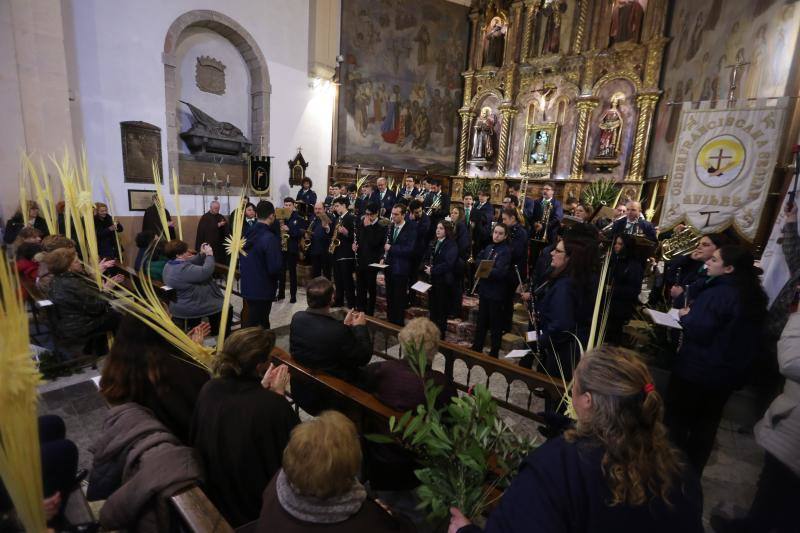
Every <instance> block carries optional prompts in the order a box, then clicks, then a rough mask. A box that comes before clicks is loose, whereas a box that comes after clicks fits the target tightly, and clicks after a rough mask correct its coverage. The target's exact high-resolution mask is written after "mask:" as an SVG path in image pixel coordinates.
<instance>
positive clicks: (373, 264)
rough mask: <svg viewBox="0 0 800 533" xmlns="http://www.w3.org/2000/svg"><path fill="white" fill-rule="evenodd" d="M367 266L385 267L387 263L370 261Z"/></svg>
mask: <svg viewBox="0 0 800 533" xmlns="http://www.w3.org/2000/svg"><path fill="white" fill-rule="evenodd" d="M367 266H371V267H375V268H386V267H388V266H389V265H387V264H386V263H384V264H381V263H370V264H369V265H367Z"/></svg>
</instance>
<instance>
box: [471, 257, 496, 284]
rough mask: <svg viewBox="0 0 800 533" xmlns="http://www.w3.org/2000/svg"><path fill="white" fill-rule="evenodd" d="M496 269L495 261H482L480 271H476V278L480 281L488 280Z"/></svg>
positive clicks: (479, 266) (479, 264) (479, 265)
mask: <svg viewBox="0 0 800 533" xmlns="http://www.w3.org/2000/svg"><path fill="white" fill-rule="evenodd" d="M492 268H494V259H482V260H481V262H480V263H478V269H477V270H476V271H475V277H476V278H478V279H486V278H488V277H489V274H491V273H492Z"/></svg>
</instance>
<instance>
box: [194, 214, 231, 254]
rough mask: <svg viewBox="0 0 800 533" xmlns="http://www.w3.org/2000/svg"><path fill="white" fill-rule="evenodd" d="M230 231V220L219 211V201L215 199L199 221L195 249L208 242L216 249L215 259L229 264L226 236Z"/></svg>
mask: <svg viewBox="0 0 800 533" xmlns="http://www.w3.org/2000/svg"><path fill="white" fill-rule="evenodd" d="M227 233H228V221H227V220H225V217H224V216H222V215H221V214H220V212H219V202H218V201H216V200H213V201H212V202H211V205H210V206H209V208H208V212H206V213H205V214H204V215H203V216H202V217H200V222H198V223H197V238H196V239H195V243H194V246H195V250H199V249H200V246H201V245H202V244H203V243H206V244H208V245H209V246H211V248H212V249H213V250H214V261H216V262H217V263H221V264H227V262H228V255H227V252H226V251H225V245H224V242H225V236H226V235H227Z"/></svg>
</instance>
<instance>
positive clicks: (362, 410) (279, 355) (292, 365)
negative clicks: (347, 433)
mask: <svg viewBox="0 0 800 533" xmlns="http://www.w3.org/2000/svg"><path fill="white" fill-rule="evenodd" d="M271 359H272V361H273V362H275V363H278V364H285V365H286V366H288V367H289V372H290V373H291V375H292V376H294V377H298V378H299V379H301V380H307V381H312V382H314V383H317V384H319V385H322V386H323V387H325V388H326V389H328V390H331V391H333V392H335V393H336V394H337V395H339V396H341V397H342V398H346V399H347V400H349V401H350V402H352V403H353V405H354V406H356V407H358V411H359V414H358V416H357V417H356V419H355V420H353V422H354V423H355V424H356V425H357V426H358V427H359V428H362V427H364V422H365V421H366V420H365V419H366V418H367V417H371V418H373V419H374V418H375V417H377V418H380V419H381V420H383V421H384V422H388V420H389V418H391V417H393V416H394V417H397V418H400V416H402V414H403V412H402V411H398V410H397V409H393V408H391V407H389V406H388V405H386V404H384V403H382V402H381V401H380V400H378V399H377V398H376V397H375V396H373V395H372V394H370V393H369V392H367V391H365V390H363V389H360V388H358V387H356V386H355V385H351V384H350V383H348V382H346V381H345V380H343V379H340V378H337V377H334V376H331V375H329V374H326V373H325V372H320V371H318V370H313V369H311V368H308V367H306V366H303V365H301V364H300V363H298V362H297V361H295V359H294V358H293V357H292V356H291V355H289V354H288V353H286V351H285V350H282V349H281V348H275V349H274V350H273V351H272V354H271ZM351 414H352V413H351ZM351 418H352V417H351Z"/></svg>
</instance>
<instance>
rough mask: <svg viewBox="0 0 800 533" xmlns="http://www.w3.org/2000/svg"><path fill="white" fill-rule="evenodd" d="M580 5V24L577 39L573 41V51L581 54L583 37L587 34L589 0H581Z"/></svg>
mask: <svg viewBox="0 0 800 533" xmlns="http://www.w3.org/2000/svg"><path fill="white" fill-rule="evenodd" d="M579 1H580V5H579V6H578V24H577V29H576V32H575V40H574V41H572V53H573V54H575V55H577V54H580V53H581V51H582V49H583V38H584V35H586V19H587V18H588V16H589V2H588V0H579Z"/></svg>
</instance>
